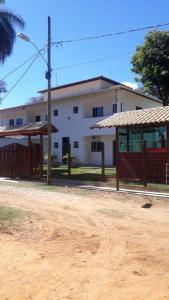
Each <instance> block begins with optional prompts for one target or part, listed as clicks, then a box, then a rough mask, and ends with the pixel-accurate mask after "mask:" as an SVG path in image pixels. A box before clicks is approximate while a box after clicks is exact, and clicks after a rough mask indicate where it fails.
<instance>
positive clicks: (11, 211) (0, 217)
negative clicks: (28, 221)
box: [0, 206, 26, 234]
mask: <svg viewBox="0 0 169 300" xmlns="http://www.w3.org/2000/svg"><path fill="white" fill-rule="evenodd" d="M25 215H26V212H25V211H23V210H21V209H18V208H12V207H7V206H0V232H1V233H8V234H12V232H13V230H14V229H15V228H16V226H17V224H18V220H21V219H22V218H23V217H24V216H25ZM19 223H20V222H19Z"/></svg>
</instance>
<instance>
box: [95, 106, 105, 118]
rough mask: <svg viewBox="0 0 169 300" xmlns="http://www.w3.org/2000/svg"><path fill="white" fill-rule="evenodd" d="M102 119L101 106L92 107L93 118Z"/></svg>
mask: <svg viewBox="0 0 169 300" xmlns="http://www.w3.org/2000/svg"><path fill="white" fill-rule="evenodd" d="M96 117H103V106H99V107H93V118H96Z"/></svg>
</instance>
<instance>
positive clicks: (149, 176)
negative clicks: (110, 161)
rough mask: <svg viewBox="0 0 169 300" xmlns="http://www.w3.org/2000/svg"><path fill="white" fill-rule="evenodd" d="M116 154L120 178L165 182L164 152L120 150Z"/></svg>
mask: <svg viewBox="0 0 169 300" xmlns="http://www.w3.org/2000/svg"><path fill="white" fill-rule="evenodd" d="M117 155H118V173H119V178H120V179H124V180H138V181H147V182H157V183H158V182H159V183H165V179H166V178H165V176H166V174H165V172H166V163H167V153H166V152H164V153H163V152H162V153H160V152H159V153H158V152H157V153H156V152H154V153H151V152H144V153H136V152H135V153H126V152H125V153H123V152H120V153H118V154H117Z"/></svg>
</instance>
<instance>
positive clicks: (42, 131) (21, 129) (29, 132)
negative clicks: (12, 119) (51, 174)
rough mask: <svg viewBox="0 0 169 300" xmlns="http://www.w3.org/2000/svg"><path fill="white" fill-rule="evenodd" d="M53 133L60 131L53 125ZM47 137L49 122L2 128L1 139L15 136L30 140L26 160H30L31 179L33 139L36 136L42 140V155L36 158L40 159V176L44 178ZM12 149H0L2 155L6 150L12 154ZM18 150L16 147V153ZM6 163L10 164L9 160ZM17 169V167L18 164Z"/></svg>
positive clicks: (0, 131) (0, 130)
mask: <svg viewBox="0 0 169 300" xmlns="http://www.w3.org/2000/svg"><path fill="white" fill-rule="evenodd" d="M51 132H52V133H56V132H58V129H57V128H56V127H55V126H53V125H52V126H51ZM45 135H48V123H47V122H36V123H30V124H26V125H20V126H13V127H11V126H10V127H1V128H0V138H5V137H14V136H15V137H17V136H24V137H27V138H28V147H27V150H28V151H26V153H27V155H26V159H27V160H28V162H27V164H28V168H29V171H28V174H29V177H30V178H31V174H32V170H31V169H33V165H32V163H31V161H32V158H31V156H32V145H33V144H32V139H31V138H32V137H34V136H39V138H40V141H39V145H40V149H39V151H40V153H39V155H38V156H36V157H38V159H39V166H40V172H39V173H38V174H39V177H42V175H43V136H45ZM13 144H14V143H13ZM21 147H22V148H23V147H25V146H21V145H20V148H21ZM12 149H13V148H12V147H10V146H5V147H2V148H0V153H1V152H3V153H4V151H5V150H6V151H8V152H10V151H12ZM17 149H18V147H15V151H17ZM4 157H7V156H4V155H3V159H4ZM6 163H8V160H7V161H6ZM9 167H10V166H9ZM15 167H17V164H16V166H15Z"/></svg>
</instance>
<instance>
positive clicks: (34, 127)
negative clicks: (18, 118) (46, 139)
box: [0, 122, 58, 137]
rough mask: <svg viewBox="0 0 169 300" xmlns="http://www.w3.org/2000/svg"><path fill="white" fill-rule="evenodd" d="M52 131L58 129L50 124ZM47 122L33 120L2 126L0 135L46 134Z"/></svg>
mask: <svg viewBox="0 0 169 300" xmlns="http://www.w3.org/2000/svg"><path fill="white" fill-rule="evenodd" d="M51 130H52V133H54V132H58V129H57V128H56V127H55V126H54V125H52V126H51ZM47 134H48V122H35V123H29V124H25V125H18V126H4V127H0V137H5V136H17V135H18V136H20V135H22V136H28V135H31V136H33V135H47Z"/></svg>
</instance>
